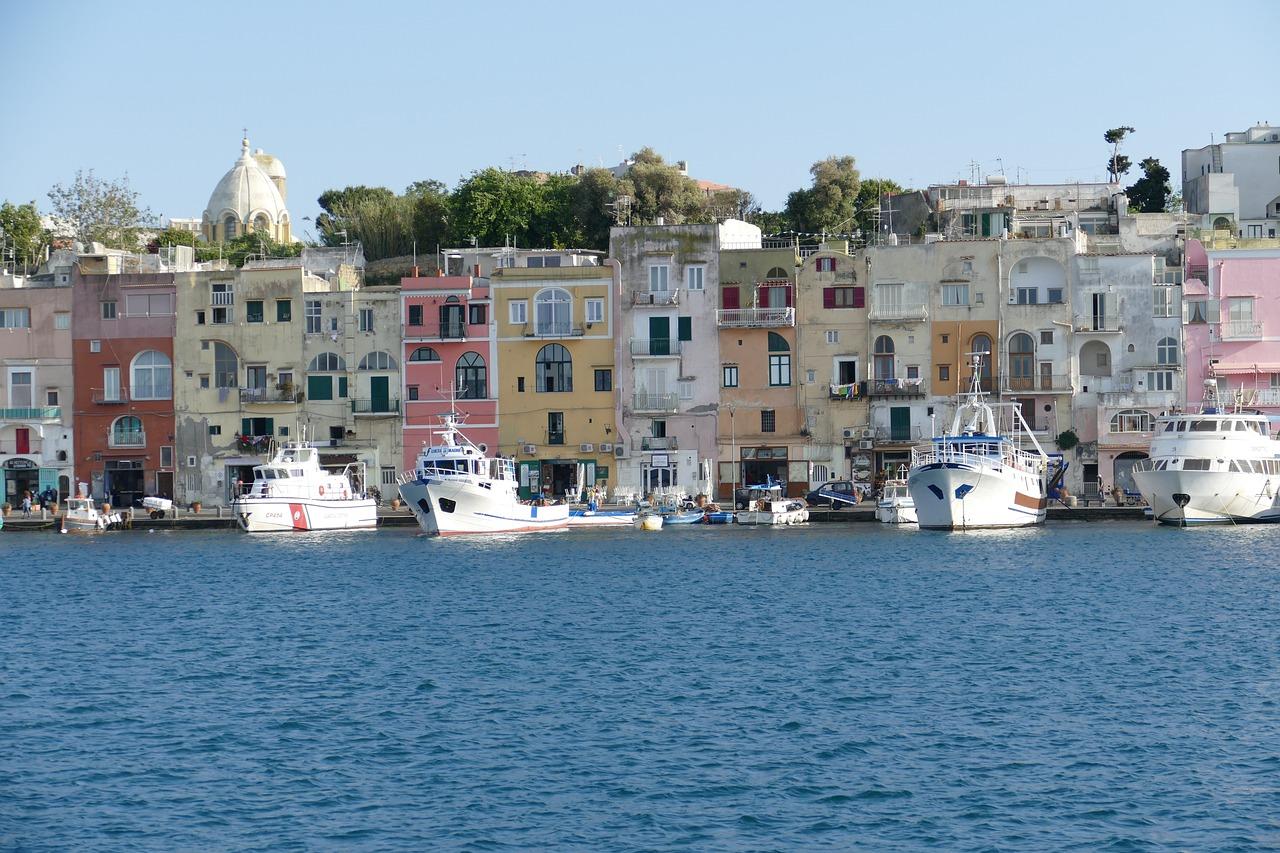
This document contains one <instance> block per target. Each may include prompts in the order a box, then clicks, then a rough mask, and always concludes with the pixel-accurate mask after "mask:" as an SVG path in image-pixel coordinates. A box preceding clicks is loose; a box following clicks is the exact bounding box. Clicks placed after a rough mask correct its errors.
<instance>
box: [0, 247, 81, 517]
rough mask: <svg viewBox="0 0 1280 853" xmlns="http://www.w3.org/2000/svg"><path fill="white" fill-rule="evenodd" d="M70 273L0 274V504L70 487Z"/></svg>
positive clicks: (62, 268)
mask: <svg viewBox="0 0 1280 853" xmlns="http://www.w3.org/2000/svg"><path fill="white" fill-rule="evenodd" d="M71 297H72V288H71V270H70V266H69V264H66V265H64V264H58V265H56V266H51V267H50V269H49V270H42V271H41V272H40V273H39V274H37V275H30V276H22V275H17V274H13V273H10V272H9V271H7V270H6V271H3V272H0V479H2V480H3V491H0V502H7V503H10V504H12V505H13V506H14V507H18V506H20V505H21V503H22V496H23V493H24V492H27V491H30V492H31V493H32V494H37V493H40V492H44V491H45V490H47V489H54V490H56V491H57V492H58V494H59V496H60V497H65V496H66V495H68V494H70V493H71V492H72V490H73V488H74V486H73V484H72V477H73V461H74V456H73V449H74V445H73V441H72V438H73V435H74V430H73V421H72V412H73V411H74V408H73V398H74V383H73V375H72V357H71V311H72V302H71Z"/></svg>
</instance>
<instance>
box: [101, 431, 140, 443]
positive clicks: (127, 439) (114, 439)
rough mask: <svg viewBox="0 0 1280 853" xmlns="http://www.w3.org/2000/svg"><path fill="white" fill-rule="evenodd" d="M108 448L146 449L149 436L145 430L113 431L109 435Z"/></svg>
mask: <svg viewBox="0 0 1280 853" xmlns="http://www.w3.org/2000/svg"><path fill="white" fill-rule="evenodd" d="M107 446H108V447H146V446H147V434H146V432H144V431H143V430H140V429H139V430H132V429H129V430H118V429H113V430H111V431H110V432H108V433H107Z"/></svg>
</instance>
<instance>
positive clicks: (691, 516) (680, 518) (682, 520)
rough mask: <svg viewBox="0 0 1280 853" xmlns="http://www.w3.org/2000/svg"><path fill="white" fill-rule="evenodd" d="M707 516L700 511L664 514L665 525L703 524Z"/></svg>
mask: <svg viewBox="0 0 1280 853" xmlns="http://www.w3.org/2000/svg"><path fill="white" fill-rule="evenodd" d="M706 517H707V514H706V513H705V512H703V511H702V510H700V509H690V510H681V511H679V512H668V513H662V523H663V524H701V523H702V522H703V521H704V520H706Z"/></svg>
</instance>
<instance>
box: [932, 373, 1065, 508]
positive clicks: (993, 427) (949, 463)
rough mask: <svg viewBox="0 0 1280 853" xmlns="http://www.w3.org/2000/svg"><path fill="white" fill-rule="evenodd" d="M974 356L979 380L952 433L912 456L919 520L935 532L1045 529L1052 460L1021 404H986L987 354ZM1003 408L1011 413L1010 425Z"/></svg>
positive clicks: (975, 375) (936, 438) (975, 377)
mask: <svg viewBox="0 0 1280 853" xmlns="http://www.w3.org/2000/svg"><path fill="white" fill-rule="evenodd" d="M970 356H971V357H972V358H973V382H972V385H971V387H970V389H969V392H968V393H967V394H962V395H960V398H959V400H958V401H957V406H956V413H955V417H954V418H953V419H952V422H951V429H950V431H949V432H946V433H944V434H942V435H940V436H939V435H935V436H934V437H933V438H932V440H931V441H930V443H929V444H928V445H927V446H925V447H917V448H915V449H913V450H912V451H911V469H910V470H909V471H908V473H907V491H908V493H909V494H910V496H911V500H912V502H913V503H914V504H915V511H916V518H917V520H918V522H919V524H920V527H921V528H924V529H930V530H972V529H976V528H985V527H1025V526H1028V525H1032V524H1043V523H1044V519H1045V514H1046V510H1047V508H1048V498H1047V495H1048V477H1049V473H1048V472H1049V457H1048V455H1047V454H1046V453H1045V452H1044V449H1043V448H1042V447H1041V446H1040V442H1039V441H1037V440H1036V437H1035V435H1033V434H1032V432H1031V430H1030V429H1029V428H1028V427H1027V423H1026V421H1025V420H1023V418H1022V412H1021V410H1020V409H1019V408H1018V407H1017V406H1015V405H1013V404H1011V403H995V404H991V403H988V402H987V400H986V394H985V393H984V392H983V390H982V387H981V385H980V377H981V375H982V369H981V368H982V364H983V360H984V358H985V357H986V356H987V353H970ZM997 411H1001V412H1005V413H1007V414H1008V419H1007V426H1004V425H1002V424H1001V423H1000V421H999V419H998V418H997V416H996V412H997ZM1024 443H1028V444H1030V446H1031V447H1032V448H1033V451H1027V450H1024V449H1023V444H1024Z"/></svg>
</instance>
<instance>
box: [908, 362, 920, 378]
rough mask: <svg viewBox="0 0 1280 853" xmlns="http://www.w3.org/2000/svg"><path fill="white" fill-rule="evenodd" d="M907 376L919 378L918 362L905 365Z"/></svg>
mask: <svg viewBox="0 0 1280 853" xmlns="http://www.w3.org/2000/svg"><path fill="white" fill-rule="evenodd" d="M907 378H908V379H919V378H920V365H918V364H908V365H907Z"/></svg>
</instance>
